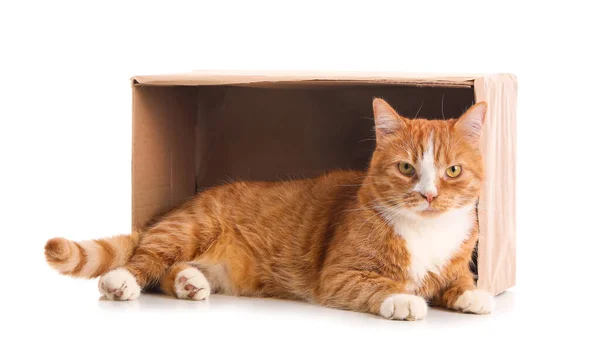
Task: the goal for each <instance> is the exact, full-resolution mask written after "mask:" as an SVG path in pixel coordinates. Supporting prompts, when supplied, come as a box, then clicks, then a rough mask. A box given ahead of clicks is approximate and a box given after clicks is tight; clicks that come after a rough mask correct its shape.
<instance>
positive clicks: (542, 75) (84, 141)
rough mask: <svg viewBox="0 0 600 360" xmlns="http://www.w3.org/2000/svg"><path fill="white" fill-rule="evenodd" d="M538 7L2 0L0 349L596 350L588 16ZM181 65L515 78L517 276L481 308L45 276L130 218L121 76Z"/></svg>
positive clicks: (97, 354) (127, 353) (219, 352)
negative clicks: (65, 241) (252, 295)
mask: <svg viewBox="0 0 600 360" xmlns="http://www.w3.org/2000/svg"><path fill="white" fill-rule="evenodd" d="M532 3H533V2H532ZM590 3H592V2H590ZM540 4H541V5H533V4H529V2H526V1H518V2H512V1H506V0H504V1H500V2H498V4H496V5H492V4H491V2H485V1H474V2H460V1H456V0H453V1H440V2H432V3H426V2H424V1H417V0H414V1H412V2H410V3H402V2H399V1H394V2H390V3H384V2H379V1H374V0H370V1H368V2H364V4H363V5H361V6H354V5H351V4H350V1H346V2H344V3H332V2H331V3H330V2H326V1H324V0H322V1H317V2H311V1H298V2H296V3H291V2H285V1H278V2H273V3H269V4H267V3H263V2H260V1H245V2H243V3H240V4H234V3H228V2H225V1H211V2H200V1H197V2H194V3H193V4H183V3H178V2H176V1H169V2H163V3H162V4H160V5H154V4H151V3H150V2H141V1H140V2H136V3H133V2H126V1H118V2H109V1H104V2H97V3H96V4H92V3H91V2H87V1H78V2H73V3H65V2H64V1H44V2H42V1H40V2H38V3H35V2H27V1H19V2H16V1H15V2H14V3H8V2H2V5H0V40H1V43H0V46H1V48H0V53H1V55H0V64H1V67H0V75H1V77H0V147H1V148H0V150H1V151H0V157H1V164H0V171H1V173H0V182H1V186H0V192H1V193H0V195H1V196H0V219H1V220H0V225H1V230H2V233H1V235H0V236H1V243H0V244H1V247H0V259H1V260H0V265H1V266H2V271H1V273H0V279H1V285H0V291H1V296H0V312H1V317H0V327H1V330H2V334H1V335H0V357H1V358H3V359H13V358H24V357H26V356H29V355H36V356H38V358H45V359H53V358H60V359H71V358H73V359H81V358H84V359H85V358H92V359H95V358H98V359H99V358H103V359H106V358H113V359H121V358H128V359H134V358H136V359H137V358H141V359H143V358H153V357H159V356H160V357H162V358H171V357H172V358H187V359H196V358H197V359H203V358H207V357H213V358H229V357H239V358H254V357H260V358H270V357H282V358H289V357H291V358H314V359H320V358H325V357H328V356H331V357H332V358H347V357H350V358H352V357H360V358H369V359H370V358H378V357H382V356H386V357H389V358H398V359H406V358H413V357H418V358H428V357H440V356H443V358H454V357H460V358H475V357H484V358H488V357H490V358H496V357H504V358H506V357H508V356H514V355H515V354H522V355H534V356H536V358H538V356H543V355H548V354H554V355H571V356H573V358H580V357H581V358H592V357H595V358H598V353H599V350H598V345H597V336H598V331H597V324H598V320H599V318H598V310H597V309H598V305H597V301H598V300H599V297H598V295H599V294H598V286H599V282H598V270H597V260H596V259H597V258H598V251H599V246H598V241H599V240H600V235H599V233H598V223H600V210H599V209H598V206H599V204H600V196H599V191H598V189H599V187H598V179H599V177H598V175H599V170H598V169H599V159H598V155H600V151H599V150H598V149H599V146H600V137H599V133H598V122H599V120H600V119H599V117H600V116H599V111H598V108H599V105H598V97H599V95H600V92H599V91H598V84H599V83H600V77H599V75H598V68H597V67H598V66H599V64H600V58H599V56H598V54H597V51H598V34H599V33H600V28H599V26H598V22H599V20H598V12H597V10H593V8H592V7H591V6H590V5H584V3H583V2H581V3H580V2H578V1H569V2H565V3H562V4H556V5H554V4H552V2H550V1H548V2H543V3H542V2H540ZM542 4H543V5H542ZM193 69H316V70H396V71H450V72H463V71H466V72H512V73H515V74H516V75H517V76H518V78H519V107H518V164H517V168H518V194H517V209H518V213H517V217H518V219H517V220H518V239H517V240H518V248H517V250H518V286H517V287H515V288H513V289H512V290H510V291H509V292H507V293H505V294H504V295H502V296H500V297H498V299H497V301H498V311H497V312H496V313H495V314H493V315H490V316H469V315H462V314H454V313H450V312H443V311H440V310H432V311H431V312H430V315H429V317H428V319H426V320H424V321H421V322H412V323H407V322H391V321H385V320H382V319H378V318H376V317H373V316H369V315H364V314H354V313H349V312H343V311H337V310H331V309H324V308H318V307H316V306H313V305H309V304H302V303H295V302H287V301H277V300H261V299H236V298H229V297H224V296H214V297H213V298H211V300H210V302H209V303H190V302H185V301H177V300H173V299H169V298H162V297H151V296H143V297H142V298H141V299H140V301H137V302H132V303H108V302H103V301H99V300H98V297H99V296H98V293H97V289H96V283H95V281H84V280H73V279H69V278H66V277H61V276H59V275H57V274H55V273H54V272H52V271H51V270H50V269H49V268H48V267H47V265H46V264H45V263H44V258H43V246H44V243H45V241H46V240H47V239H48V238H50V237H53V236H58V235H60V236H65V237H68V238H73V239H85V238H90V237H98V236H103V235H110V234H114V233H121V232H128V230H129V225H130V179H131V178H130V161H131V160H130V153H131V152H130V145H131V144H130V140H131V90H130V83H129V78H130V77H131V76H132V75H135V74H152V73H167V72H177V71H187V70H193ZM594 341H595V342H594Z"/></svg>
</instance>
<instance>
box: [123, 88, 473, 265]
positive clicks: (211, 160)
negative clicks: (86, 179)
mask: <svg viewBox="0 0 600 360" xmlns="http://www.w3.org/2000/svg"><path fill="white" fill-rule="evenodd" d="M133 91H134V103H133V106H134V112H133V113H134V127H133V131H134V144H133V183H134V191H133V223H134V224H135V227H144V224H146V223H147V222H148V221H149V220H150V219H151V218H152V217H153V216H156V215H160V214H163V213H165V212H167V211H169V210H170V209H172V208H173V207H176V206H177V205H179V204H180V203H181V202H183V201H185V200H186V199H188V198H190V197H192V196H194V194H196V193H197V192H200V191H202V190H203V189H206V188H208V187H212V186H216V185H219V184H223V183H225V182H229V181H235V180H265V181H275V180H286V179H297V178H306V177H314V176H318V175H320V174H323V173H325V172H327V171H330V170H335V169H361V170H364V169H366V168H367V166H368V163H369V160H370V157H371V154H372V152H373V149H374V146H375V140H374V132H373V127H374V125H373V113H372V107H371V106H372V105H371V104H372V99H373V98H374V97H381V98H383V99H385V100H386V101H388V102H389V103H390V104H391V105H392V106H393V107H394V108H395V109H396V110H397V111H398V113H400V114H401V115H403V116H406V117H409V118H414V117H415V116H417V115H418V116H419V117H422V118H427V119H442V118H455V117H458V116H460V115H461V114H462V113H463V112H464V111H465V110H466V109H467V108H468V107H469V106H471V105H472V104H473V103H474V102H475V95H474V89H473V84H472V82H471V83H470V85H468V84H465V83H459V84H453V85H452V86H448V85H447V84H434V85H431V84H430V85H426V86H424V85H423V84H387V83H357V82H339V81H302V82H293V81H288V82H259V83H251V84H234V85H232V84H226V85H203V86H173V85H167V86H156V85H152V86H149V85H141V84H134V86H133ZM473 260H474V262H475V263H474V266H473V267H472V270H473V272H474V274H475V275H477V263H476V262H477V256H476V253H475V254H474V255H473Z"/></svg>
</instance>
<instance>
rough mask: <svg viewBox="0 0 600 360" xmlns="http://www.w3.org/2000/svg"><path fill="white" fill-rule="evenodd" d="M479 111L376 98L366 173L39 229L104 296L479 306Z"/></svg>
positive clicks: (486, 298)
mask: <svg viewBox="0 0 600 360" xmlns="http://www.w3.org/2000/svg"><path fill="white" fill-rule="evenodd" d="M486 110H487V104H486V103H483V102H480V103H477V104H475V105H473V106H472V107H471V108H470V109H469V110H467V111H466V112H465V113H464V114H463V115H462V116H461V117H459V118H458V119H449V120H426V119H412V120H410V119H407V118H405V117H402V116H400V115H399V114H398V113H397V112H396V111H395V110H394V109H393V108H392V107H391V106H390V105H389V104H388V103H386V102H385V101H384V100H382V99H378V98H376V99H374V100H373V112H374V120H375V140H376V148H375V150H374V153H373V155H372V159H371V162H370V164H369V167H368V170H367V171H365V172H361V171H333V172H330V173H327V174H324V175H322V176H320V177H317V178H314V179H304V180H292V181H284V182H241V181H240V182H234V183H231V184H227V185H221V186H217V187H214V188H211V189H208V190H206V191H204V192H202V193H200V194H198V195H196V196H195V198H193V199H191V200H189V201H188V202H186V203H184V204H183V205H182V206H180V207H179V208H177V209H175V210H173V211H171V212H170V213H168V214H167V215H165V216H164V217H163V218H162V219H160V220H159V221H157V222H156V223H154V224H153V225H151V226H149V227H148V228H147V229H145V230H143V231H140V232H137V233H133V234H131V235H119V236H114V237H110V238H104V239H100V240H92V241H82V242H74V241H69V240H66V239H64V238H53V239H50V240H48V242H47V243H46V246H45V255H46V259H47V261H48V263H49V264H50V266H51V267H53V268H55V269H56V270H58V271H59V272H60V273H62V274H65V275H71V276H75V277H83V278H94V277H98V276H100V280H99V283H98V287H99V290H100V292H101V293H102V294H103V295H104V296H105V297H106V298H108V299H111V300H134V299H136V298H138V297H139V296H140V292H141V291H142V289H148V288H150V287H152V286H159V287H160V289H161V290H162V292H164V293H166V294H170V295H173V296H176V297H177V298H180V299H190V300H203V299H207V298H208V297H209V296H210V294H211V293H222V294H230V295H239V296H260V297H278V298H290V299H299V300H305V301H309V302H313V303H317V304H322V305H324V306H329V307H335V308H341V309H347V310H353V311H360V312H367V313H373V314H377V315H381V316H383V317H385V318H388V319H399V320H418V319H422V318H424V317H425V316H426V314H427V311H428V306H429V304H430V305H433V306H441V307H446V308H450V309H455V310H458V311H462V312H467V313H475V314H486V313H490V312H491V311H492V308H493V306H494V300H493V297H492V296H491V294H489V293H487V292H485V291H483V290H481V289H477V288H476V286H475V281H474V278H473V275H472V273H471V272H470V270H469V265H470V261H471V254H472V252H473V249H474V247H475V245H476V242H477V239H478V230H479V229H478V223H477V218H476V216H477V215H476V204H477V201H478V197H479V191H480V187H481V185H482V181H483V175H484V171H483V163H482V157H481V154H480V152H479V150H478V147H479V146H478V142H479V138H480V135H481V131H482V127H483V123H484V118H485V114H486Z"/></svg>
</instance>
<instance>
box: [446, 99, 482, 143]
mask: <svg viewBox="0 0 600 360" xmlns="http://www.w3.org/2000/svg"><path fill="white" fill-rule="evenodd" d="M486 112H487V104H486V103H485V102H478V103H477V104H475V105H473V106H471V108H469V110H467V112H465V113H464V114H463V115H462V116H461V117H460V118H459V119H458V121H457V122H456V124H455V125H454V128H455V129H456V130H458V131H459V133H460V134H461V135H462V136H463V137H464V138H465V139H466V140H467V141H468V142H470V143H471V144H472V145H475V146H477V145H478V144H479V138H480V137H481V131H482V130H483V123H484V121H485V113H486Z"/></svg>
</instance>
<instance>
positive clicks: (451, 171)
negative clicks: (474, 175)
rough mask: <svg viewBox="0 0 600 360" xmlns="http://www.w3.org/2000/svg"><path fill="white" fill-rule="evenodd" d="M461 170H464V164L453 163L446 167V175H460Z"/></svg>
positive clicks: (452, 176) (453, 176)
mask: <svg viewBox="0 0 600 360" xmlns="http://www.w3.org/2000/svg"><path fill="white" fill-rule="evenodd" d="M461 172H462V166H460V165H452V166H450V167H449V168H447V169H446V175H448V177H451V178H455V177H458V175H460V173H461Z"/></svg>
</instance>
